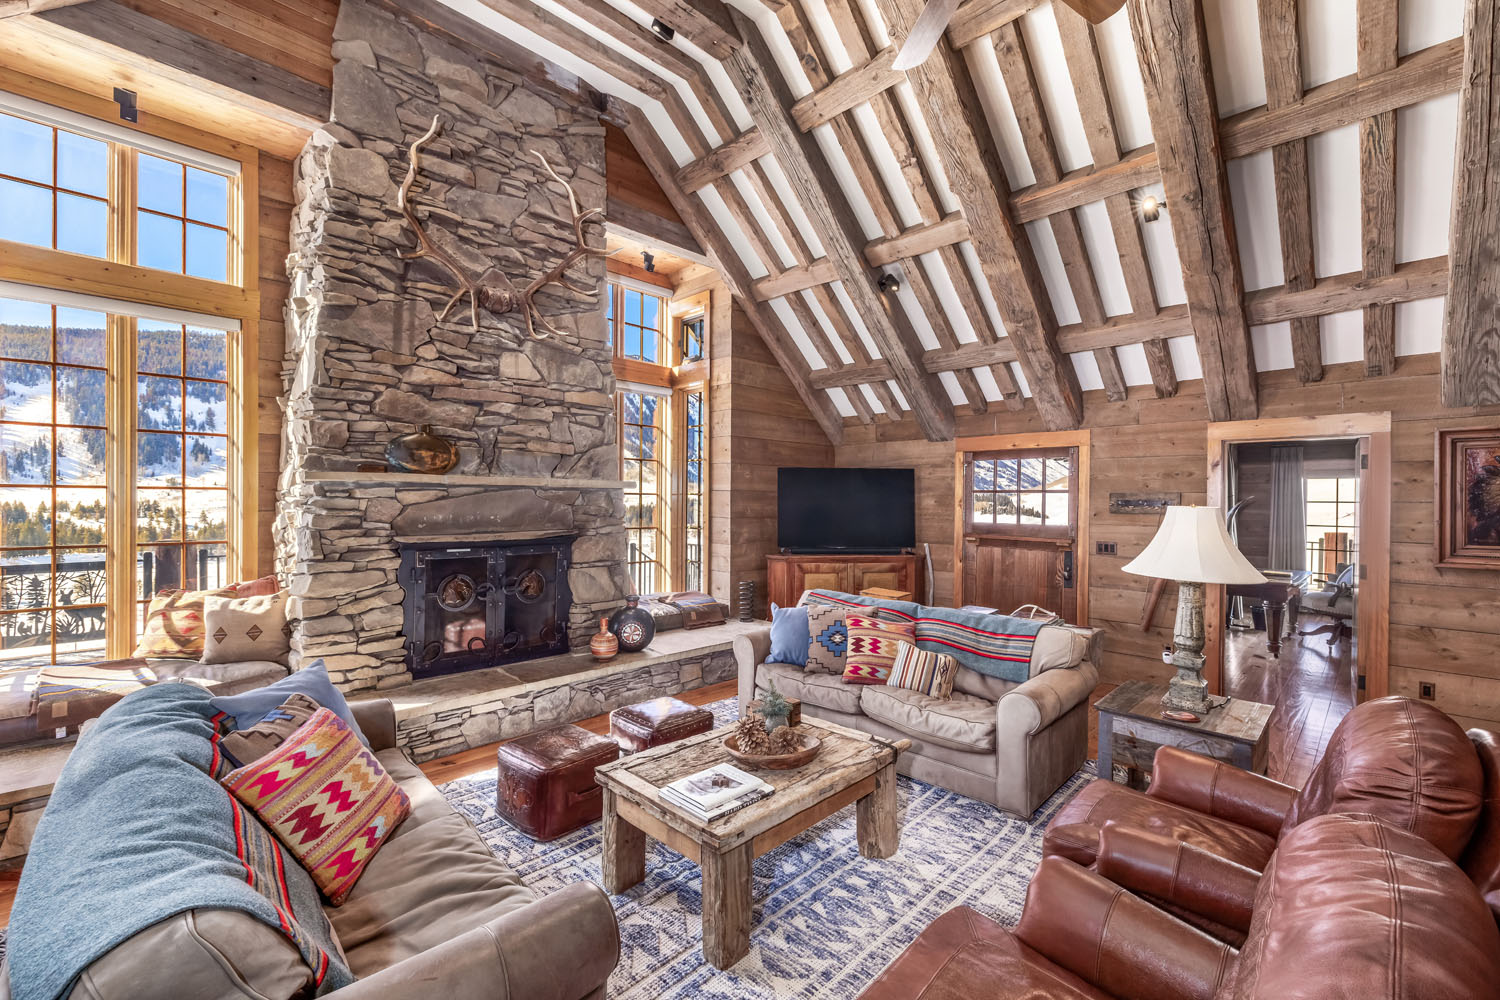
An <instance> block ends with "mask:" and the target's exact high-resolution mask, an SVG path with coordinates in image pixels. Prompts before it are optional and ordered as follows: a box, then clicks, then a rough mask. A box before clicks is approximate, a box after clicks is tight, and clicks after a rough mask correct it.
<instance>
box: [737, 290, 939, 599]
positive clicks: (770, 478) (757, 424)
mask: <svg viewBox="0 0 1500 1000" xmlns="http://www.w3.org/2000/svg"><path fill="white" fill-rule="evenodd" d="M712 296H713V298H712V308H713V322H714V326H713V329H712V332H711V336H712V338H713V340H712V342H711V344H710V356H711V358H712V361H713V368H712V371H713V375H712V385H711V388H710V393H709V411H710V414H711V422H710V425H709V490H710V493H711V494H712V495H711V497H710V502H709V515H710V526H709V586H710V588H711V592H712V593H713V594H714V595H715V596H717V597H720V598H723V599H726V600H728V601H729V602H730V606H731V609H732V610H738V606H737V604H736V603H735V602H736V600H737V596H738V588H739V584H740V581H742V580H753V581H755V597H756V614H757V616H759V617H762V618H765V617H769V616H770V603H769V601H768V599H767V596H768V595H767V593H766V556H768V555H771V554H773V553H775V552H776V470H777V468H778V467H780V466H796V465H804V466H819V467H820V466H831V465H832V464H833V459H834V452H833V446H832V445H831V444H829V442H828V438H827V437H826V436H825V435H824V434H823V431H822V428H820V427H819V426H818V423H817V421H816V420H814V419H813V416H812V414H811V413H810V412H808V409H807V407H806V406H804V405H803V404H802V400H801V399H799V398H798V396H797V392H796V390H795V389H793V388H792V384H791V382H789V381H788V380H787V377H786V375H785V373H783V372H782V370H781V367H780V366H779V365H777V363H776V361H775V359H774V358H772V357H771V352H770V351H768V350H767V349H766V345H765V344H764V343H763V342H762V341H761V339H760V336H759V335H758V334H757V333H756V332H755V330H754V328H753V327H752V326H751V325H750V321H749V319H748V318H746V316H745V314H744V313H743V312H741V311H740V308H739V306H738V305H733V306H731V304H730V295H729V293H728V291H727V290H726V289H725V288H724V286H723V285H718V286H716V287H715V288H714V289H713V292H712ZM731 314H732V315H731ZM726 320H727V324H726ZM726 327H727V330H728V336H725V335H724V331H725V330H726ZM908 423H911V421H908Z"/></svg>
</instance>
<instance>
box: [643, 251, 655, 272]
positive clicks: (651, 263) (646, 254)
mask: <svg viewBox="0 0 1500 1000" xmlns="http://www.w3.org/2000/svg"><path fill="white" fill-rule="evenodd" d="M641 266H642V267H644V268H645V269H646V270H647V271H655V270H656V258H655V257H652V256H651V252H650V251H649V250H642V251H641Z"/></svg>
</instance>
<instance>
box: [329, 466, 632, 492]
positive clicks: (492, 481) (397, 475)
mask: <svg viewBox="0 0 1500 1000" xmlns="http://www.w3.org/2000/svg"><path fill="white" fill-rule="evenodd" d="M303 478H304V479H305V480H307V481H308V482H315V483H335V484H338V483H343V484H348V485H350V486H361V485H363V486H372V485H381V484H390V485H396V486H412V485H422V486H501V487H514V488H516V489H528V488H529V489H543V490H623V489H624V488H625V487H626V486H627V485H629V484H628V483H626V482H625V481H624V480H621V479H554V478H551V477H549V476H431V475H427V474H426V473H421V472H338V471H330V472H308V473H304V475H303Z"/></svg>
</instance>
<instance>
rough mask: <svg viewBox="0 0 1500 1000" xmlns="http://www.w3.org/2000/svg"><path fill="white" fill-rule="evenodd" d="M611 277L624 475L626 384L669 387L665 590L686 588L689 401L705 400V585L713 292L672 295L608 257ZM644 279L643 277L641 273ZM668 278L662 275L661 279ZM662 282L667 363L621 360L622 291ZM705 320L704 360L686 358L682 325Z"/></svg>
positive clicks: (662, 538) (662, 540)
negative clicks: (684, 356) (619, 385)
mask: <svg viewBox="0 0 1500 1000" xmlns="http://www.w3.org/2000/svg"><path fill="white" fill-rule="evenodd" d="M609 272H610V281H609V285H608V286H607V294H608V295H609V296H610V300H611V302H612V303H613V307H612V310H611V313H610V316H611V320H610V321H611V323H612V324H613V329H612V330H611V337H612V341H613V344H614V348H613V355H614V358H613V368H614V373H615V378H616V379H617V380H619V381H620V382H621V383H624V384H622V385H621V387H620V390H619V391H618V392H617V393H616V401H615V413H616V425H617V426H618V427H619V428H620V433H619V435H618V437H619V443H618V453H619V461H620V472H621V476H622V478H623V476H624V468H625V434H624V403H623V399H624V396H623V394H624V393H625V392H628V391H630V388H629V385H630V384H632V383H633V384H636V385H642V386H654V387H656V388H658V389H662V390H666V393H667V394H666V395H665V396H663V400H664V402H665V403H666V405H667V417H666V424H665V426H664V427H663V429H662V433H663V435H664V437H665V442H664V445H665V447H666V448H667V449H668V453H667V454H666V455H664V456H661V457H660V458H659V459H658V460H659V461H660V462H661V467H662V471H663V473H664V475H663V476H662V477H661V478H660V479H659V480H658V483H657V489H658V494H657V496H658V505H659V506H658V511H659V514H658V524H657V528H656V531H657V540H658V545H659V551H658V556H659V562H660V565H661V574H662V576H663V577H664V579H662V580H660V581H659V583H661V584H662V586H663V588H664V589H665V590H667V591H674V590H681V589H682V585H683V583H684V581H685V580H686V578H687V557H688V551H687V550H688V546H687V494H688V489H687V409H688V407H687V398H688V396H689V395H692V394H695V393H696V394H699V395H700V396H701V397H702V424H701V427H702V432H703V441H702V449H701V457H700V460H699V461H700V472H701V476H700V485H699V488H700V489H701V491H702V500H701V504H700V514H699V517H700V518H701V520H702V525H701V531H700V535H701V545H700V552H701V555H700V563H701V569H700V573H699V576H700V586H707V582H708V572H709V545H710V543H709V535H710V533H711V532H710V527H709V516H708V502H709V499H710V497H711V494H710V492H709V490H710V483H709V465H710V463H709V460H708V448H709V437H710V434H711V431H710V426H709V425H710V420H709V414H710V410H709V344H710V343H711V342H712V337H713V330H712V329H711V325H712V320H711V310H710V309H709V305H710V300H709V293H708V292H700V293H698V294H696V295H691V296H685V297H683V298H673V297H672V290H671V288H670V286H666V285H661V286H657V285H656V284H655V282H654V281H651V282H646V281H644V278H651V279H656V278H657V276H656V275H652V274H648V273H647V272H643V271H640V270H639V269H638V268H628V269H622V268H621V266H620V265H618V264H617V263H616V262H615V261H610V262H609ZM643 276H644V278H643ZM660 280H661V281H663V282H665V279H660ZM648 284H649V285H651V286H652V287H659V288H660V292H659V294H660V295H661V298H662V300H663V302H662V309H661V312H660V315H661V317H662V328H661V331H660V336H661V344H662V345H663V348H662V350H663V363H661V364H653V363H651V362H646V361H640V360H638V359H635V358H627V357H624V356H623V354H624V346H623V344H624V337H623V330H624V326H625V323H624V313H623V308H622V303H623V301H624V290H625V288H626V287H627V285H628V286H629V287H632V288H635V289H636V290H638V291H642V292H645V293H648V294H655V293H652V292H650V290H649V289H648V288H647V287H646V286H647V285H648ZM699 318H701V319H702V320H703V343H704V350H703V359H702V360H701V361H693V362H684V361H683V358H682V350H681V348H682V339H681V337H680V336H679V332H680V326H681V324H682V323H684V322H690V321H693V320H696V319H699Z"/></svg>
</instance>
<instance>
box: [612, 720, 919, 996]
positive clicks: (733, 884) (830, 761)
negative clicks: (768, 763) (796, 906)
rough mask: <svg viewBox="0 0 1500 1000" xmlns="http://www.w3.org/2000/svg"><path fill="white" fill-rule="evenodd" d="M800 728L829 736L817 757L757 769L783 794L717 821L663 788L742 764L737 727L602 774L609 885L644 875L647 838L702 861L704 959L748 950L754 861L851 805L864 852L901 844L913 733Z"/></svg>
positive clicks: (728, 960)
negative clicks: (899, 783) (678, 803)
mask: <svg viewBox="0 0 1500 1000" xmlns="http://www.w3.org/2000/svg"><path fill="white" fill-rule="evenodd" d="M799 728H800V729H801V730H802V731H804V732H808V733H811V734H812V735H814V736H816V737H817V738H818V739H820V740H822V741H823V747H822V749H821V750H820V751H819V752H818V756H817V757H815V758H814V759H813V761H812V763H810V764H807V765H806V766H804V767H800V768H797V769H796V770H792V771H771V770H762V769H756V770H754V771H752V772H751V773H753V774H755V776H756V777H758V778H761V779H763V780H764V781H765V782H766V783H767V784H770V785H772V786H773V787H774V788H775V789H776V791H775V792H773V793H772V794H771V795H769V796H767V797H766V798H764V799H761V800H760V801H759V802H756V803H755V804H754V805H750V806H746V807H745V808H743V809H741V810H739V811H738V812H735V813H731V814H730V815H728V816H724V817H722V818H720V819H716V820H714V821H712V822H710V823H704V822H702V821H701V820H698V819H694V818H693V817H691V816H689V815H688V814H687V813H685V812H683V811H682V810H680V809H678V808H676V807H675V806H673V805H672V804H671V803H669V802H665V801H663V800H662V798H661V796H660V795H659V794H658V793H657V790H658V789H659V788H661V787H662V786H663V785H667V784H670V783H671V782H673V781H676V780H677V779H678V778H682V777H685V776H687V775H689V774H693V773H695V772H697V771H701V770H703V769H704V768H708V767H712V766H714V765H715V764H723V763H731V764H732V763H734V760H733V758H731V757H730V756H729V752H728V751H727V750H725V749H724V745H723V743H724V737H725V736H727V735H729V734H730V733H731V732H732V729H731V728H728V727H726V728H724V729H717V730H715V731H713V732H711V733H704V734H702V735H700V736H690V737H688V738H687V739H685V740H679V741H678V742H676V743H670V744H668V745H666V746H662V747H657V748H656V749H654V750H647V751H645V752H644V753H637V754H633V755H631V756H629V757H626V758H624V759H622V760H619V761H616V762H615V763H613V764H605V765H604V766H602V767H600V768H598V769H597V770H596V771H595V772H594V779H595V780H596V781H597V782H598V783H599V784H600V785H601V786H603V788H604V886H605V888H606V889H608V890H609V891H610V892H612V893H620V892H624V891H625V890H626V889H629V888H630V887H631V886H633V885H637V884H639V883H640V882H641V880H642V879H644V878H645V877H646V837H647V836H648V835H649V836H651V837H654V838H655V839H657V840H659V841H661V842H662V843H663V844H666V845H667V846H668V847H670V848H672V849H673V850H674V851H677V852H678V853H679V854H681V855H682V856H683V857H686V858H691V859H692V860H694V861H696V862H698V865H699V867H700V868H702V869H703V957H704V959H705V960H707V961H708V962H709V964H711V965H713V966H714V967H715V968H718V969H727V968H729V967H730V966H731V965H733V964H734V963H735V962H738V961H739V960H740V959H742V958H744V957H745V955H746V954H747V953H748V952H749V950H750V908H751V899H750V864H751V862H752V861H753V860H754V859H755V858H757V857H759V856H760V855H762V854H765V853H766V852H767V851H769V850H771V849H772V848H773V847H777V846H779V845H781V844H784V843H786V842H787V841H788V840H790V839H792V838H793V837H795V836H796V835H797V834H799V833H801V832H802V831H804V830H806V829H807V828H808V827H810V826H812V825H813V824H815V823H818V822H821V821H822V820H824V819H827V818H828V817H829V816H832V815H833V814H834V813H836V812H838V811H839V810H840V809H843V808H844V807H845V806H848V805H851V804H852V805H854V807H855V810H856V819H857V822H858V831H859V853H860V854H862V855H864V856H865V857H867V858H888V857H890V856H891V855H892V854H894V853H896V847H897V845H898V844H899V843H900V840H901V830H900V825H899V822H898V818H897V815H896V758H897V756H898V755H899V754H900V753H901V751H903V750H906V749H908V748H909V747H910V746H911V740H897V741H894V742H888V741H885V740H881V739H878V738H876V737H874V736H870V735H868V734H866V733H861V732H858V731H856V730H853V729H847V728H845V727H843V726H839V725H835V724H833V723H831V722H824V721H822V720H819V719H804V720H803V722H802V724H801V726H800V727H799ZM736 766H741V765H736ZM746 770H750V769H749V768H746Z"/></svg>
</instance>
